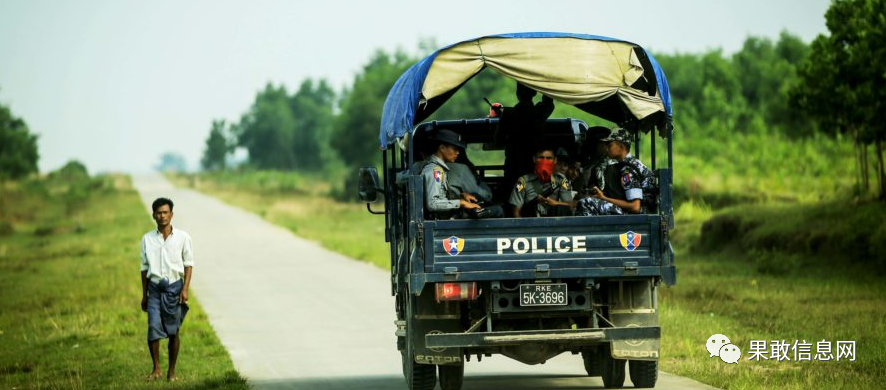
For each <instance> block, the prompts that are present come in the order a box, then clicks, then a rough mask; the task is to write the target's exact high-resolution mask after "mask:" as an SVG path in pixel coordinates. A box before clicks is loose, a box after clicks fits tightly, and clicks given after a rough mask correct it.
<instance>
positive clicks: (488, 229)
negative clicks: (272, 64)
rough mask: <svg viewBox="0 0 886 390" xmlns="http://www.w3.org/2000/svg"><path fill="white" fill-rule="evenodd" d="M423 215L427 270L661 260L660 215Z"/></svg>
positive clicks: (619, 265)
mask: <svg viewBox="0 0 886 390" xmlns="http://www.w3.org/2000/svg"><path fill="white" fill-rule="evenodd" d="M514 222H515V220H514V219H508V218H505V219H486V220H447V221H426V222H425V224H424V238H425V242H424V249H425V253H433V256H427V257H426V259H427V260H426V261H425V264H424V271H425V272H427V273H453V272H458V273H463V272H483V271H508V270H512V271H517V270H538V269H540V267H541V268H546V269H550V270H563V269H602V268H618V269H623V268H624V267H625V266H626V265H628V266H635V267H650V266H658V265H660V264H661V253H662V248H661V217H660V216H658V215H654V214H649V215H627V216H595V217H558V218H532V219H521V220H520V223H519V224H516V223H514Z"/></svg>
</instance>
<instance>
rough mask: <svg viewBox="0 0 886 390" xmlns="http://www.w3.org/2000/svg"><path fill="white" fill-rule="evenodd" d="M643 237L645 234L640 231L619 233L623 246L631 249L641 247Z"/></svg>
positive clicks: (619, 239)
mask: <svg viewBox="0 0 886 390" xmlns="http://www.w3.org/2000/svg"><path fill="white" fill-rule="evenodd" d="M642 238H643V235H642V234H640V233H634V232H631V231H629V232H627V233H622V234H619V235H618V241H619V242H621V246H622V247H623V248H625V249H627V250H629V251H632V250H634V249H637V248H638V247H640V240H641V239H642Z"/></svg>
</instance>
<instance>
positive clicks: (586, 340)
mask: <svg viewBox="0 0 886 390" xmlns="http://www.w3.org/2000/svg"><path fill="white" fill-rule="evenodd" d="M660 338H661V328H660V327H658V326H646V327H631V328H595V329H557V330H533V331H516V332H478V333H438V334H428V335H425V345H426V346H427V347H428V348H451V347H455V348H472V347H501V346H512V345H523V344H539V343H542V344H568V345H593V344H600V343H604V342H609V341H616V340H633V339H660Z"/></svg>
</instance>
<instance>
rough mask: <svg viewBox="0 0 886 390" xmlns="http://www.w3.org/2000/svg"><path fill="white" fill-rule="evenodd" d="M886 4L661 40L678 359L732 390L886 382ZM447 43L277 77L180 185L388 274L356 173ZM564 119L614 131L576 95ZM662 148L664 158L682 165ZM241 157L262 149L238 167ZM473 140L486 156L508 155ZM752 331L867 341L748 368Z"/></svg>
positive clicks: (495, 82)
mask: <svg viewBox="0 0 886 390" xmlns="http://www.w3.org/2000/svg"><path fill="white" fill-rule="evenodd" d="M883 4H884V2H883V1H882V0H841V1H835V2H834V3H833V4H832V6H831V9H830V10H829V11H828V13H827V15H825V17H826V19H827V20H828V27H829V29H830V30H831V31H830V33H829V34H823V35H821V36H819V37H818V38H816V39H815V40H814V41H813V42H812V43H806V42H803V41H801V40H800V39H799V38H797V37H796V36H793V35H791V34H790V33H788V32H783V33H782V34H781V35H780V36H779V37H778V39H777V40H770V39H767V38H759V37H749V38H747V40H746V41H745V44H744V46H743V47H742V49H741V50H739V51H738V52H736V53H733V54H730V55H726V54H724V53H723V52H722V51H720V50H710V51H708V52H705V53H658V52H653V54H654V56H655V57H656V59H657V60H658V62H659V63H660V64H661V66H662V68H663V69H664V71H665V74H666V75H667V78H668V81H669V84H670V92H671V96H672V101H673V104H674V125H675V129H676V132H675V133H674V134H675V143H674V153H675V155H674V161H673V163H674V172H673V173H674V179H675V180H674V183H675V188H674V195H675V205H676V209H675V214H676V224H677V227H676V229H675V230H674V231H673V232H672V239H673V243H674V245H675V249H676V252H677V257H676V259H677V260H676V261H677V269H678V271H677V272H678V274H677V275H678V276H677V281H678V284H677V285H676V286H675V287H674V288H663V289H662V290H661V296H660V307H661V316H662V317H661V323H662V327H663V332H664V334H663V338H662V356H663V358H662V361H661V362H662V364H661V367H662V369H664V370H666V371H669V372H673V373H676V374H679V375H685V376H688V377H691V378H694V379H697V380H699V381H702V382H704V383H708V384H711V385H714V386H717V387H721V388H725V389H770V388H783V389H806V388H810V387H820V388H829V389H830V388H835V389H840V388H845V389H855V388H878V387H882V382H883V381H884V380H886V369H884V367H886V340H884V338H883V337H882V335H883V332H884V331H886V325H884V324H886V311H884V309H883V308H884V307H886V298H884V296H886V294H884V293H886V283H883V282H882V277H883V276H884V274H886V264H884V259H886V245H884V242H886V228H884V226H886V224H884V223H883V220H884V218H886V202H884V200H886V184H884V181H886V173H884V167H883V166H884V164H883V147H882V144H883V141H884V140H886V133H884V129H886V127H883V126H882V123H884V118H883V113H886V109H883V107H882V104H883V102H884V101H886V97H883V96H882V93H883V91H884V89H883V88H880V87H879V85H880V84H882V75H883V74H886V64H884V63H883V59H884V58H886V54H884V52H883V50H884V46H883V45H882V44H881V43H882V41H883V39H886V38H884V37H883V32H884V31H886V26H883V20H884V19H883V18H882V15H883ZM871 15H873V17H871ZM878 15H879V16H878ZM439 46H440V45H437V44H435V43H433V42H424V43H423V44H422V45H421V47H422V48H423V49H422V50H421V52H420V53H417V54H415V55H412V54H408V53H406V52H404V51H402V50H398V51H395V52H392V53H388V52H384V51H378V52H377V53H375V54H374V55H373V56H372V58H370V59H369V60H368V61H367V62H366V63H365V65H364V66H363V68H362V69H360V71H359V72H358V74H357V75H356V76H355V77H354V81H353V83H352V85H351V86H350V87H349V88H347V89H346V90H344V91H340V92H334V91H331V90H330V89H329V87H328V86H327V85H326V83H324V82H323V81H322V80H319V81H314V80H305V81H304V83H302V84H301V86H300V87H299V88H298V89H297V90H295V91H293V92H288V91H287V89H286V88H285V87H284V86H282V85H280V86H274V85H270V84H269V85H268V86H267V87H265V88H264V89H263V90H261V91H259V92H258V93H257V95H256V98H255V101H254V103H253V104H252V106H250V107H249V108H248V109H247V110H246V112H245V113H244V114H243V115H242V117H241V118H239V120H236V121H231V122H223V121H215V122H214V123H213V126H212V130H211V133H210V136H209V138H208V139H207V142H206V152H205V154H204V160H203V165H204V168H205V169H206V170H207V171H205V172H202V173H197V174H179V175H170V178H171V179H172V180H173V181H175V182H176V183H178V184H179V185H184V186H189V187H191V188H195V189H197V190H199V191H203V192H206V193H209V194H212V195H216V196H218V197H220V198H221V199H223V200H225V201H227V202H229V203H231V204H234V205H237V206H240V207H244V208H246V209H248V210H251V211H253V212H255V213H257V214H259V215H262V216H264V217H265V218H267V219H268V220H270V221H272V222H274V223H277V224H280V225H283V226H286V227H288V228H289V229H291V230H292V231H294V232H295V233H296V234H299V235H301V236H304V237H307V238H310V239H313V240H316V241H318V242H319V243H321V244H322V245H324V246H326V247H327V248H329V249H332V250H335V251H339V252H342V253H344V254H347V255H349V256H352V257H355V258H358V259H361V260H364V261H369V262H371V263H373V264H376V265H378V266H380V267H382V268H387V267H388V266H389V264H388V261H389V260H388V255H387V254H388V249H387V246H386V244H385V243H384V240H383V237H384V232H383V230H382V229H383V217H382V216H376V215H370V214H369V213H367V212H366V210H365V205H362V204H356V203H352V202H353V199H354V195H353V194H355V189H354V188H353V187H352V185H353V183H355V182H356V180H355V176H356V168H357V167H359V166H365V165H376V166H378V165H380V160H379V155H380V153H379V151H378V146H379V145H378V142H377V140H378V131H379V129H378V124H379V123H380V115H381V109H382V105H383V102H384V99H385V96H387V93H388V90H389V89H390V87H391V86H392V85H393V83H394V81H395V80H396V79H397V77H398V76H399V75H400V74H401V73H402V72H403V71H404V70H405V69H406V68H408V67H409V66H410V65H411V64H413V63H414V62H415V61H416V60H417V59H418V58H420V57H422V56H424V55H426V54H428V52H429V50H428V48H436V47H439ZM878 83H879V84H878ZM514 92H515V85H514V83H513V81H510V80H508V79H505V78H503V77H501V76H499V75H497V74H496V73H494V72H491V71H486V72H482V73H480V74H478V75H477V76H476V77H474V78H473V79H471V80H470V82H468V83H466V84H465V85H464V86H463V88H462V89H460V90H459V91H458V92H457V93H455V94H454V95H453V96H452V98H451V99H450V100H449V101H448V102H447V103H446V104H445V105H443V106H442V107H441V108H440V110H438V111H437V112H436V113H435V114H434V115H433V116H432V117H431V118H429V120H434V119H451V118H477V117H483V116H485V115H486V112H487V109H488V107H487V106H485V104H484V103H482V102H483V98H484V97H488V98H489V99H490V100H492V101H499V102H501V103H503V104H504V105H505V106H508V105H511V104H513V102H514V100H515V98H514ZM552 116H553V117H572V118H578V119H582V120H585V121H586V122H588V123H589V124H591V125H607V126H612V124H609V123H605V122H603V121H600V120H599V119H596V118H594V117H592V116H590V115H588V114H586V113H583V112H581V111H579V110H578V109H575V108H574V107H570V106H565V105H557V106H556V109H555V111H554V114H553V115H552ZM643 139H644V141H643V143H642V145H641V152H640V157H641V159H642V160H644V161H645V162H647V163H651V162H650V161H649V160H648V157H649V156H650V155H651V153H650V150H649V141H648V140H649V139H650V135H644V138H643ZM663 147H664V145H662V142H658V144H657V148H658V149H657V166H658V167H663V166H666V164H667V161H666V160H665V159H664V156H665V153H664V149H663ZM235 150H245V151H246V152H247V154H248V157H247V158H246V159H241V160H237V159H233V158H232V157H231V156H232V152H233V151H235ZM475 152H476V151H473V150H472V151H470V153H469V154H470V155H471V158H472V159H475V158H476V159H475V160H474V162H475V163H481V164H483V163H500V162H501V156H500V155H499V156H497V157H496V156H494V155H487V156H480V155H479V153H475ZM487 157H488V158H489V160H485V159H486V158H487ZM650 165H651V164H650ZM376 207H380V205H376ZM717 333H722V334H725V335H727V336H728V337H730V339H731V340H732V342H733V344H735V345H737V346H739V347H740V348H741V349H742V353H743V354H742V359H741V360H740V362H739V364H737V365H727V364H725V363H723V362H721V361H719V360H718V359H716V358H711V357H709V356H708V353H707V351H706V350H705V347H704V344H705V341H706V340H707V338H708V337H709V336H711V335H712V334H717ZM751 340H765V341H767V344H768V343H771V341H772V340H778V341H782V340H783V341H785V342H787V343H790V344H793V343H794V342H795V341H797V342H804V340H805V342H808V343H813V344H815V343H817V342H820V341H822V340H825V341H830V342H831V343H832V344H833V345H834V353H836V346H835V345H836V342H837V341H855V342H856V346H857V350H856V359H855V361H847V360H845V359H843V360H841V361H826V362H822V361H811V362H806V361H799V362H798V361H795V360H794V359H792V360H791V361H773V360H769V361H762V362H755V361H749V360H747V358H748V357H749V354H750V351H749V346H750V341H751ZM767 349H768V348H767ZM814 353H815V348H813V354H814ZM789 356H793V355H792V353H791V354H789Z"/></svg>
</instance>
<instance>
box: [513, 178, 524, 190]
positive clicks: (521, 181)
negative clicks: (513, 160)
mask: <svg viewBox="0 0 886 390" xmlns="http://www.w3.org/2000/svg"><path fill="white" fill-rule="evenodd" d="M514 188H516V189H517V192H523V189H524V188H526V180H524V179H523V178H522V177H521V178H520V179H518V180H517V184H516V185H515V186H514Z"/></svg>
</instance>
